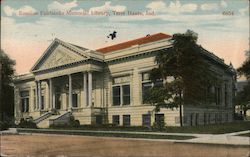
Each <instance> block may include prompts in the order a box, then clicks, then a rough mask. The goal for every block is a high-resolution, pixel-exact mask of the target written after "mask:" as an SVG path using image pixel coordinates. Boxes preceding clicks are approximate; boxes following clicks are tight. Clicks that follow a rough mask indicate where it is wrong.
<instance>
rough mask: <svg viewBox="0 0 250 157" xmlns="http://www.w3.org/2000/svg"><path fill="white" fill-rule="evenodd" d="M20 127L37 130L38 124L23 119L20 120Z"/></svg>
mask: <svg viewBox="0 0 250 157" xmlns="http://www.w3.org/2000/svg"><path fill="white" fill-rule="evenodd" d="M18 127H20V128H37V126H36V123H34V122H32V121H27V120H24V119H23V118H22V119H21V120H20V123H19V124H18Z"/></svg>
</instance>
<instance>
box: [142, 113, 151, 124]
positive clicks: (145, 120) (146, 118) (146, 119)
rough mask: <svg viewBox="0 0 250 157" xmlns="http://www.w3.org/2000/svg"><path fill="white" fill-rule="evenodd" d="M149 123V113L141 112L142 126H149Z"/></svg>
mask: <svg viewBox="0 0 250 157" xmlns="http://www.w3.org/2000/svg"><path fill="white" fill-rule="evenodd" d="M150 125H151V115H150V114H143V115H142V126H150Z"/></svg>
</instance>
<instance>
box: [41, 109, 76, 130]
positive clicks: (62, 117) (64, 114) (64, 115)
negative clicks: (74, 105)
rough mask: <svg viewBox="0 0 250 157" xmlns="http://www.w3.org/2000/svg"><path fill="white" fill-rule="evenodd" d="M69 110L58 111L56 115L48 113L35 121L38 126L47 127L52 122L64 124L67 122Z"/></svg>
mask: <svg viewBox="0 0 250 157" xmlns="http://www.w3.org/2000/svg"><path fill="white" fill-rule="evenodd" d="M70 115H71V112H69V111H59V114H57V115H52V114H51V115H50V116H48V117H47V118H45V119H43V120H42V121H40V122H38V123H37V127H38V128H49V126H51V125H52V124H66V123H68V122H69V119H70Z"/></svg>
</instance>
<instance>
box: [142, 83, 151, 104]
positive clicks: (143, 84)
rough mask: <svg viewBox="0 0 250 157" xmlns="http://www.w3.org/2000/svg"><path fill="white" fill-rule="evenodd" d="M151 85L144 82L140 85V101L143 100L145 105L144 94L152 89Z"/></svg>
mask: <svg viewBox="0 0 250 157" xmlns="http://www.w3.org/2000/svg"><path fill="white" fill-rule="evenodd" d="M152 85H153V84H152V83H151V82H145V83H142V100H143V103H145V94H146V92H147V91H148V90H149V89H150V88H152Z"/></svg>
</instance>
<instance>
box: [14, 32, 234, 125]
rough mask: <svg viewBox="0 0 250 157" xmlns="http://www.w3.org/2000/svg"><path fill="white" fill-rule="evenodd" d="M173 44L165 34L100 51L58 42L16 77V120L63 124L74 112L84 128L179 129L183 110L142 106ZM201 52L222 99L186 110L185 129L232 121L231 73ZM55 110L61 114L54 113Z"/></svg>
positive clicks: (227, 67)
mask: <svg viewBox="0 0 250 157" xmlns="http://www.w3.org/2000/svg"><path fill="white" fill-rule="evenodd" d="M146 41H147V42H146ZM136 42H137V43H136ZM129 44H130V45H129ZM171 44H172V43H171V37H170V36H167V35H164V34H162V33H159V34H155V35H152V36H149V37H144V38H140V39H137V40H132V41H129V42H125V43H121V44H118V45H114V46H110V47H108V48H104V49H99V50H96V51H92V50H88V49H85V48H82V47H79V46H76V45H73V44H70V43H66V42H63V41H61V40H59V39H55V40H54V41H53V42H52V44H51V45H50V46H49V47H48V49H47V50H46V51H45V52H44V54H43V55H42V56H41V58H40V59H39V60H38V61H37V63H35V65H34V66H33V67H32V69H31V73H30V74H27V75H20V76H17V77H16V79H15V117H16V120H17V121H19V120H20V119H21V118H27V119H33V120H34V121H35V122H37V123H41V122H43V121H45V120H47V121H48V123H47V122H46V124H50V122H53V120H54V122H56V120H57V119H60V118H61V119H63V120H65V117H67V116H68V114H69V113H70V114H72V115H73V116H74V118H75V119H77V120H79V122H80V124H103V123H109V124H110V123H116V124H118V125H125V126H127V125H131V126H140V125H153V123H154V122H155V120H157V119H159V118H163V119H164V121H165V123H166V125H169V126H179V125H180V115H179V113H180V111H179V108H174V109H161V110H160V112H158V113H155V112H154V106H151V105H149V104H144V103H143V90H144V86H145V87H146V85H150V83H149V82H150V80H147V79H146V76H147V74H148V73H149V71H150V70H151V69H153V68H154V67H156V66H157V65H156V63H155V56H156V54H157V53H158V52H160V51H166V49H168V48H170V47H171ZM117 47H118V48H117ZM119 47H120V48H119ZM107 51H109V52H107ZM201 51H202V53H204V54H203V55H206V57H207V58H208V60H211V64H212V65H213V68H214V69H215V70H216V72H218V75H219V77H220V78H222V79H223V82H222V84H221V88H220V93H221V94H220V100H219V103H218V104H211V105H209V106H206V107H197V106H187V107H186V106H184V107H183V121H184V125H204V124H211V123H222V122H229V121H232V119H233V97H234V72H233V69H232V68H230V66H227V65H226V64H224V62H223V61H222V60H221V59H219V58H218V57H216V56H215V55H213V54H211V53H209V52H207V51H206V50H204V49H202V48H201ZM55 111H56V113H57V116H56V115H55V114H52V113H53V112H55ZM50 113H51V114H50ZM64 115H67V116H64ZM41 124H42V123H41ZM44 124H45V123H44ZM41 127H42V126H41ZM43 127H46V126H43Z"/></svg>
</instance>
